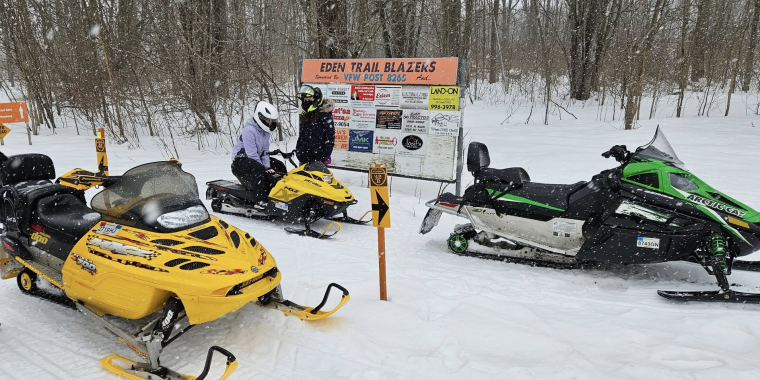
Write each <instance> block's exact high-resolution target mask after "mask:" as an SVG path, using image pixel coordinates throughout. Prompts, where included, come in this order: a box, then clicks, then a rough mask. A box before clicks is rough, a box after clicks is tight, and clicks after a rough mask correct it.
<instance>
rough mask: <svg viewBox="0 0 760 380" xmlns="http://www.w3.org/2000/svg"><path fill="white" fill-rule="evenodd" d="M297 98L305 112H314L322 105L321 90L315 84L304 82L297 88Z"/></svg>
mask: <svg viewBox="0 0 760 380" xmlns="http://www.w3.org/2000/svg"><path fill="white" fill-rule="evenodd" d="M298 99H299V100H300V101H301V108H302V109H303V110H304V111H305V112H307V113H309V112H314V111H316V110H318V109H319V107H321V106H322V90H320V89H319V87H317V86H314V85H310V84H304V85H302V86H301V88H300V89H299V90H298Z"/></svg>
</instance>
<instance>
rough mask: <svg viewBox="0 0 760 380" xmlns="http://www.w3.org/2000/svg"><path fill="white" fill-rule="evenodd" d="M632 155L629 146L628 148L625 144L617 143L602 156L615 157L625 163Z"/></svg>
mask: <svg viewBox="0 0 760 380" xmlns="http://www.w3.org/2000/svg"><path fill="white" fill-rule="evenodd" d="M630 155H631V152H629V151H628V148H626V146H625V145H615V146H613V147H612V148H610V150H608V151H606V152H604V153H602V157H604V158H610V157H612V158H614V159H615V161H617V162H619V163H621V164H624V163H626V162H628V159H629V157H630Z"/></svg>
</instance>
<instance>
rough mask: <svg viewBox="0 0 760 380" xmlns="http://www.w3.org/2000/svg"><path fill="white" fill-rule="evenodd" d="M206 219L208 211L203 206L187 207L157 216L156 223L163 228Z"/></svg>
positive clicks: (182, 225) (190, 223) (178, 226)
mask: <svg viewBox="0 0 760 380" xmlns="http://www.w3.org/2000/svg"><path fill="white" fill-rule="evenodd" d="M206 219H208V212H206V208H205V207H203V206H193V207H188V208H186V209H183V210H178V211H172V212H167V213H166V214H163V215H161V216H159V217H158V219H157V221H158V223H159V224H160V225H161V226H163V227H164V228H172V229H174V228H181V227H185V226H189V225H192V224H195V223H198V222H202V221H204V220H206Z"/></svg>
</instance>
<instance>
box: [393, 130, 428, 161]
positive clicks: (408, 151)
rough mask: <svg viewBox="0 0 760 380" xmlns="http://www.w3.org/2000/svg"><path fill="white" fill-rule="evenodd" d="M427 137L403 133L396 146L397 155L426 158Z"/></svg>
mask: <svg viewBox="0 0 760 380" xmlns="http://www.w3.org/2000/svg"><path fill="white" fill-rule="evenodd" d="M427 144H428V139H427V135H423V134H417V133H402V134H400V136H399V143H398V145H397V146H396V154H397V155H399V156H408V157H425V152H426V151H427Z"/></svg>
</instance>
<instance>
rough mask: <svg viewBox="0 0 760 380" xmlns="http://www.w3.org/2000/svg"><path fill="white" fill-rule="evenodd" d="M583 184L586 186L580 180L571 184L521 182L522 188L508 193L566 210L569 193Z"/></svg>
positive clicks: (584, 183) (584, 184)
mask: <svg viewBox="0 0 760 380" xmlns="http://www.w3.org/2000/svg"><path fill="white" fill-rule="evenodd" d="M583 186H586V182H585V181H580V182H577V183H574V184H571V185H553V184H546V183H535V182H528V183H525V184H523V187H522V188H520V189H515V190H513V191H510V192H509V193H510V194H512V195H516V196H518V197H522V198H526V199H530V200H532V201H534V202H538V203H542V204H545V205H548V206H551V207H554V208H558V209H561V210H567V208H568V204H569V199H570V195H572V194H573V193H575V192H576V191H578V190H580V189H581V188H583Z"/></svg>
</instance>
